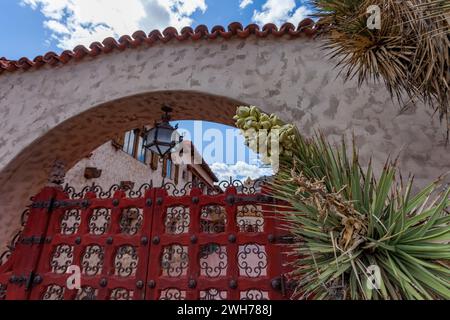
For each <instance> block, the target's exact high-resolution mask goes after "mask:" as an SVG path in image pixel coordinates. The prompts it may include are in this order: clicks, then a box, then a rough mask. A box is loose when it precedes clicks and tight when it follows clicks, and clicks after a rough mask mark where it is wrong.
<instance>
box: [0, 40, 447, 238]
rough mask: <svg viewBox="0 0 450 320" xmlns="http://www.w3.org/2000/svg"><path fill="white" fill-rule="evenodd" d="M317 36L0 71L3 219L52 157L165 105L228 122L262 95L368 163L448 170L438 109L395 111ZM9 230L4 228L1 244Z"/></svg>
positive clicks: (97, 141)
mask: <svg viewBox="0 0 450 320" xmlns="http://www.w3.org/2000/svg"><path fill="white" fill-rule="evenodd" d="M320 45H321V43H320V42H319V41H315V40H306V39H297V40H289V39H287V38H283V39H281V38H276V39H274V38H272V37H268V38H266V39H257V38H254V37H249V38H247V39H245V40H239V39H232V40H229V41H227V40H223V39H219V40H215V41H197V42H190V41H186V42H182V43H178V42H169V43H167V44H161V43H159V44H156V45H154V46H152V47H149V48H144V47H142V48H139V49H133V50H126V51H124V52H117V51H115V52H113V53H111V54H108V55H103V56H102V57H99V58H98V59H93V60H90V61H88V60H83V61H82V62H79V63H77V62H71V63H69V64H68V65H65V66H63V67H57V68H48V67H46V68H43V69H41V70H38V71H30V72H26V73H20V72H16V73H13V74H3V75H1V76H0V88H1V90H0V137H1V138H0V224H2V225H6V226H13V225H16V224H17V220H18V216H19V213H20V208H22V207H23V206H24V205H25V204H26V203H27V199H28V198H29V196H30V195H31V194H33V193H35V192H36V191H38V190H39V188H41V186H42V185H43V183H45V181H46V177H47V174H48V168H49V167H50V164H51V162H52V161H53V160H54V159H55V158H60V159H62V160H65V161H66V162H67V163H68V164H69V166H71V165H74V164H75V163H76V162H77V161H78V160H80V159H81V158H82V157H83V156H85V155H86V154H88V153H89V152H91V151H92V150H94V149H95V148H97V147H98V146H100V145H102V144H103V143H104V142H105V141H108V140H109V139H111V138H112V137H113V135H114V133H116V132H120V131H122V132H123V131H126V130H128V129H131V128H133V127H139V126H141V125H142V124H146V123H152V122H153V120H155V119H158V118H159V116H160V113H159V110H160V106H161V104H162V103H170V104H172V105H173V106H174V107H175V110H176V112H175V114H174V115H175V119H176V120H177V119H204V120H209V121H218V122H222V123H225V124H232V120H231V116H232V115H233V113H234V110H235V107H236V105H237V104H240V103H242V104H254V105H258V106H260V107H261V108H262V109H263V110H265V111H266V112H275V113H277V114H278V115H279V116H281V118H283V119H284V120H286V121H290V122H292V121H293V122H294V123H296V124H297V125H298V126H299V128H300V130H301V131H302V132H303V133H305V134H307V135H309V134H312V133H313V130H314V129H315V128H319V127H320V128H322V130H323V131H324V132H325V134H326V135H327V136H328V137H330V138H331V139H338V138H339V136H340V135H341V134H342V133H344V132H346V133H348V134H350V133H352V132H354V134H355V137H356V141H357V143H358V145H359V147H360V148H361V155H362V157H363V159H364V160H368V158H369V157H370V156H372V157H373V158H374V163H375V165H376V166H377V167H381V166H382V164H383V163H384V162H385V159H386V156H387V155H388V154H392V155H393V156H396V155H397V154H398V153H399V152H401V155H400V159H399V165H400V167H401V168H402V170H403V172H412V173H413V174H415V175H416V177H417V180H416V181H417V183H418V185H423V184H425V183H427V182H429V181H431V180H433V179H435V178H436V177H437V176H439V175H440V174H442V173H443V172H446V171H448V170H449V169H450V153H449V148H448V147H446V146H445V143H444V129H443V128H441V127H440V126H439V121H438V119H437V117H431V112H430V111H429V110H428V109H426V108H424V107H423V106H420V105H418V106H415V107H412V108H411V110H410V111H408V112H405V113H403V114H399V113H398V112H399V106H398V105H396V104H395V103H393V102H392V101H391V100H390V97H389V95H388V93H387V92H386V90H385V88H384V87H383V86H382V85H379V84H369V85H365V86H364V87H363V88H361V89H358V88H357V85H356V83H355V82H348V83H346V84H344V83H343V81H342V79H341V78H337V71H336V70H333V64H332V63H329V62H327V60H326V58H325V57H324V53H323V52H322V51H321V49H320ZM4 240H5V239H4V236H0V242H3V241H4Z"/></svg>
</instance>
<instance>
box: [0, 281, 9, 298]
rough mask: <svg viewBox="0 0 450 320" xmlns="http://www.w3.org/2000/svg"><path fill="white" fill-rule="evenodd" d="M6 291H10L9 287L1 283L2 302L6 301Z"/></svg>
mask: <svg viewBox="0 0 450 320" xmlns="http://www.w3.org/2000/svg"><path fill="white" fill-rule="evenodd" d="M6 289H8V286H7V285H6V284H2V283H0V300H5V299H6Z"/></svg>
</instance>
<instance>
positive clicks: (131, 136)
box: [122, 129, 147, 163]
mask: <svg viewBox="0 0 450 320" xmlns="http://www.w3.org/2000/svg"><path fill="white" fill-rule="evenodd" d="M122 150H123V151H124V152H126V153H128V154H129V155H130V156H132V157H133V158H135V159H137V160H139V161H141V162H143V163H145V162H146V153H147V152H146V149H145V145H144V139H143V137H142V136H141V135H140V130H139V129H134V130H131V131H128V132H126V133H125V136H124V139H123V147H122Z"/></svg>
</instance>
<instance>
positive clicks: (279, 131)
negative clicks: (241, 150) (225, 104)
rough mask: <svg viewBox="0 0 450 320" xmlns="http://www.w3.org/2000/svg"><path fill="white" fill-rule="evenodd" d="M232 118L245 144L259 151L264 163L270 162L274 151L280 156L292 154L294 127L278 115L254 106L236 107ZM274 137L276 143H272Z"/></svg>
mask: <svg viewBox="0 0 450 320" xmlns="http://www.w3.org/2000/svg"><path fill="white" fill-rule="evenodd" d="M234 120H236V127H237V128H239V129H240V130H241V133H242V135H243V136H244V138H245V141H246V144H247V146H248V147H249V148H250V149H251V150H253V151H254V152H256V153H259V154H260V155H261V160H262V161H263V162H264V163H266V164H270V163H271V157H272V156H273V155H274V153H275V152H277V153H278V156H280V157H291V156H292V147H293V143H294V142H295V127H294V126H293V125H292V124H285V123H283V121H282V120H281V119H280V118H279V117H278V116H276V115H274V114H271V115H268V114H266V113H264V112H261V110H260V109H259V108H257V107H255V106H241V107H238V109H237V111H236V115H235V116H234ZM274 139H277V142H278V143H274V142H275V141H274ZM275 149H276V150H275Z"/></svg>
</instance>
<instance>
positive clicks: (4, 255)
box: [0, 208, 30, 266]
mask: <svg viewBox="0 0 450 320" xmlns="http://www.w3.org/2000/svg"><path fill="white" fill-rule="evenodd" d="M29 215H30V209H29V208H27V209H25V210H24V211H23V212H22V214H21V215H20V226H21V228H20V230H18V231H17V232H16V233H15V234H14V236H13V238H12V239H11V241H10V242H9V244H8V245H7V246H6V250H5V251H3V252H1V253H0V266H2V265H4V264H5V263H6V262H7V261H8V260H9V258H10V257H11V255H12V253H13V251H14V250H15V249H16V244H17V242H18V241H19V239H20V238H21V235H22V231H23V228H24V227H25V224H26V223H27V220H28V216H29Z"/></svg>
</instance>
